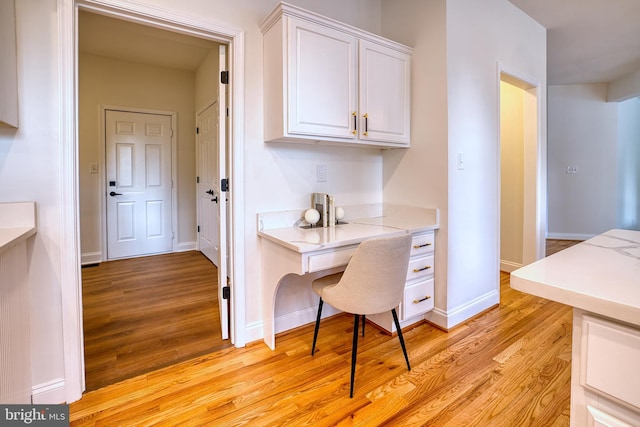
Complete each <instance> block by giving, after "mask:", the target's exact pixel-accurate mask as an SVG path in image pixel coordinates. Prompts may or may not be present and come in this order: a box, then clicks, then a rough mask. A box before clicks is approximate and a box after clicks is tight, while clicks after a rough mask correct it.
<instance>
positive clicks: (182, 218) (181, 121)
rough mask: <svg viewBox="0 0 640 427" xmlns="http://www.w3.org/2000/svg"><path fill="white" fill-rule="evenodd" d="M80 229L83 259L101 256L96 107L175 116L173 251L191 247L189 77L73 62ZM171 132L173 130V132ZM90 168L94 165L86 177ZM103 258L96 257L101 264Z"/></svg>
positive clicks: (90, 60) (95, 59)
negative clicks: (76, 94) (76, 66)
mask: <svg viewBox="0 0 640 427" xmlns="http://www.w3.org/2000/svg"><path fill="white" fill-rule="evenodd" d="M79 100H80V102H79V105H80V108H79V117H80V120H79V140H80V166H79V168H80V171H79V175H80V225H81V246H82V249H81V250H82V254H83V257H84V258H85V259H93V258H95V257H97V256H98V255H99V254H100V253H101V251H102V232H101V215H103V209H104V208H103V203H104V200H103V196H102V194H101V193H100V179H103V178H104V165H103V164H102V162H103V161H104V153H101V152H100V151H101V147H102V146H101V142H100V138H101V136H100V114H99V113H100V106H101V105H106V106H119V107H131V108H143V109H150V110H163V111H175V112H177V113H178V114H177V121H178V126H177V150H176V153H177V157H178V158H177V169H178V170H177V181H178V182H177V187H178V190H177V199H178V200H177V201H176V202H177V206H178V217H177V229H176V230H174V231H175V234H176V245H177V246H178V249H179V248H180V247H181V246H182V247H187V248H189V247H193V245H195V240H196V231H195V230H196V201H195V173H196V172H195V73H194V72H190V71H182V70H172V69H166V68H159V67H153V66H149V65H143V64H136V63H131V62H122V61H118V60H113V59H109V58H105V57H101V56H95V55H90V54H81V55H80V62H79ZM174 131H175V130H174ZM91 163H97V164H98V165H99V173H98V174H90V173H89V168H90V164H91ZM105 258H106V255H105V254H102V259H105Z"/></svg>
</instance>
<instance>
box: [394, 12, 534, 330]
mask: <svg viewBox="0 0 640 427" xmlns="http://www.w3.org/2000/svg"><path fill="white" fill-rule="evenodd" d="M402 6H403V7H398V2H394V1H392V0H384V1H383V30H384V31H383V32H384V34H385V36H387V37H390V38H396V39H398V40H399V41H401V42H403V43H406V44H408V45H410V46H414V48H415V50H414V66H413V69H412V72H413V74H412V85H413V98H412V108H413V110H412V148H411V149H410V150H409V151H408V152H406V153H399V152H392V153H385V165H384V167H385V188H384V197H385V201H392V202H395V203H406V204H410V205H416V206H428V207H438V208H439V209H440V210H441V228H440V230H439V231H438V232H437V241H436V270H435V271H436V274H435V277H436V291H435V309H434V310H433V311H432V312H430V313H427V316H426V317H427V319H428V320H430V321H431V322H434V323H436V324H438V325H439V326H442V327H444V328H450V327H453V326H455V325H456V324H458V323H460V322H462V321H464V320H466V319H468V318H469V317H471V316H473V315H475V314H477V313H479V312H481V311H482V310H484V309H486V308H488V307H490V306H491V305H493V304H496V303H497V302H498V299H499V292H498V286H499V279H498V270H499V199H498V194H499V185H500V183H499V179H500V177H499V172H498V171H499V164H498V159H499V139H500V135H499V128H498V123H499V117H498V116H499V100H498V96H499V74H498V67H499V65H500V66H501V67H502V68H503V69H505V70H509V72H510V73H511V74H513V75H515V76H516V77H519V78H521V79H523V80H526V81H528V82H531V83H535V84H539V85H540V86H541V87H543V88H544V87H545V86H546V30H545V29H544V28H543V27H542V26H540V25H539V24H537V23H536V22H535V21H533V20H532V19H531V18H529V17H528V16H527V15H525V14H524V13H523V12H522V11H520V10H519V9H517V8H516V7H515V6H513V5H512V4H511V3H509V2H508V1H506V0H491V1H483V2H477V1H473V0H441V1H429V2H424V1H416V0H413V1H409V0H407V1H403V2H402ZM538 101H539V103H540V104H539V105H542V106H544V105H545V103H546V97H545V95H544V90H543V91H541V95H540V97H539V100H538ZM542 110H543V109H542ZM545 127H546V114H544V111H541V114H540V129H541V131H540V135H539V137H540V139H541V140H542V141H544V140H545V138H546V134H545V133H544V129H545ZM542 150H544V148H542ZM458 153H463V155H464V159H465V169H464V170H458V169H457V155H458ZM542 154H544V153H542ZM541 158H544V155H541Z"/></svg>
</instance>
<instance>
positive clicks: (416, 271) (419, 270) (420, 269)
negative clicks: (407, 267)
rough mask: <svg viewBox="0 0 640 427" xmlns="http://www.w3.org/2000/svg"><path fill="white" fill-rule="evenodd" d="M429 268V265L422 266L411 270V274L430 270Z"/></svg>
mask: <svg viewBox="0 0 640 427" xmlns="http://www.w3.org/2000/svg"><path fill="white" fill-rule="evenodd" d="M430 268H431V266H430V265H425V266H424V267H422V268H414V269H413V272H414V273H419V272H421V271H424V270H428V269H430Z"/></svg>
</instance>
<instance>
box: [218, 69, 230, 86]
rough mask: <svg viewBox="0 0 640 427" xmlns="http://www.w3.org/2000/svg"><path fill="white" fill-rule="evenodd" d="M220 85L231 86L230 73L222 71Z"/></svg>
mask: <svg viewBox="0 0 640 427" xmlns="http://www.w3.org/2000/svg"><path fill="white" fill-rule="evenodd" d="M220 83H222V84H223V85H228V84H229V72H228V71H220Z"/></svg>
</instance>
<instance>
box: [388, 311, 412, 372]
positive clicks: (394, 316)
mask: <svg viewBox="0 0 640 427" xmlns="http://www.w3.org/2000/svg"><path fill="white" fill-rule="evenodd" d="M391 314H393V321H394V322H395V324H396V329H397V330H398V339H400V345H401V346H402V352H403V353H404V360H406V361H407V369H408V370H411V365H409V356H407V348H406V347H405V346H404V338H402V328H400V322H398V314H396V309H395V308H392V309H391Z"/></svg>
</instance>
